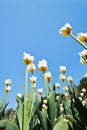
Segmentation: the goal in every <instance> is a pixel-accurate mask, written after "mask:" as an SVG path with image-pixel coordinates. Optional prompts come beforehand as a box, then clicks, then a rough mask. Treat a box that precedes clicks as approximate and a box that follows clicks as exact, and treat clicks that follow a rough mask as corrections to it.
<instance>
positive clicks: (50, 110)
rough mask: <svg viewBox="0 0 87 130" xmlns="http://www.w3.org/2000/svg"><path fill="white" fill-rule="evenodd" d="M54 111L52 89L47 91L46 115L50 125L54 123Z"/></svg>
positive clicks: (53, 93)
mask: <svg viewBox="0 0 87 130" xmlns="http://www.w3.org/2000/svg"><path fill="white" fill-rule="evenodd" d="M55 113H56V112H55V92H54V91H52V92H50V93H49V97H48V116H49V120H50V122H51V124H52V126H53V125H54V121H55Z"/></svg>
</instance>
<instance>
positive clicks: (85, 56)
mask: <svg viewBox="0 0 87 130" xmlns="http://www.w3.org/2000/svg"><path fill="white" fill-rule="evenodd" d="M59 33H60V34H62V35H64V36H71V37H72V38H74V39H75V40H76V41H77V42H79V44H80V45H81V46H83V47H84V49H85V50H83V51H82V52H80V53H79V55H80V62H81V63H82V64H87V46H86V45H85V43H86V42H87V33H83V32H81V33H78V34H77V36H76V37H75V36H74V35H73V34H72V27H71V25H70V24H69V23H66V24H65V25H64V26H63V27H62V28H60V29H59Z"/></svg>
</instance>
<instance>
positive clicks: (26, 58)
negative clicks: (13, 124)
mask: <svg viewBox="0 0 87 130" xmlns="http://www.w3.org/2000/svg"><path fill="white" fill-rule="evenodd" d="M23 61H24V63H25V64H26V78H25V87H24V111H23V116H24V120H23V130H28V125H29V124H28V123H27V91H28V71H29V68H28V65H29V64H32V62H33V61H34V57H33V56H31V55H30V54H27V53H25V52H24V57H23Z"/></svg>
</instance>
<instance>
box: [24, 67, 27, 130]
mask: <svg viewBox="0 0 87 130" xmlns="http://www.w3.org/2000/svg"><path fill="white" fill-rule="evenodd" d="M27 90H28V65H27V66H26V79H25V88H24V121H23V130H27Z"/></svg>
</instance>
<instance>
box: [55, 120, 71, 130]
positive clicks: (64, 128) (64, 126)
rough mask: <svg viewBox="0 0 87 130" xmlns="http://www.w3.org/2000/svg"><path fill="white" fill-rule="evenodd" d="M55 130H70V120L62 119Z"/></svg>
mask: <svg viewBox="0 0 87 130" xmlns="http://www.w3.org/2000/svg"><path fill="white" fill-rule="evenodd" d="M53 130H69V125H68V120H66V119H62V120H61V121H59V122H58V123H57V124H56V125H55V126H54V128H53Z"/></svg>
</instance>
